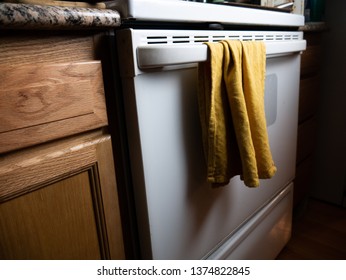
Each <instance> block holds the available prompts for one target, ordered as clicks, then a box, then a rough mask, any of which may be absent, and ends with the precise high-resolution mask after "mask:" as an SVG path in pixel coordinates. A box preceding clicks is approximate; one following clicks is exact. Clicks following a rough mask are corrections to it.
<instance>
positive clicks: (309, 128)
mask: <svg viewBox="0 0 346 280" xmlns="http://www.w3.org/2000/svg"><path fill="white" fill-rule="evenodd" d="M321 36H322V32H320V31H311V32H305V33H304V37H305V39H306V41H307V49H306V51H304V52H303V54H302V61H301V78H300V95H299V127H298V143H297V161H296V179H295V186H294V205H295V206H298V205H299V204H300V203H301V202H303V201H304V200H305V198H307V197H308V195H309V192H310V189H311V187H312V183H313V168H314V161H315V155H314V154H315V148H316V144H317V143H316V141H317V126H318V123H317V116H316V112H317V103H318V99H319V95H320V90H321V64H320V62H321V53H322V49H321V48H322V46H321Z"/></svg>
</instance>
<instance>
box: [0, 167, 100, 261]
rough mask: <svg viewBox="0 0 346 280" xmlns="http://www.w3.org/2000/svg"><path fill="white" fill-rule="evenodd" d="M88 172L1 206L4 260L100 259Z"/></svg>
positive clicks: (1, 242)
mask: <svg viewBox="0 0 346 280" xmlns="http://www.w3.org/2000/svg"><path fill="white" fill-rule="evenodd" d="M93 208H94V207H93V201H92V193H91V186H90V182H89V174H88V172H87V171H85V172H83V173H80V174H78V175H75V176H72V177H70V178H67V179H65V180H62V181H60V182H57V183H55V184H51V185H49V186H46V187H44V188H41V189H39V190H36V191H34V192H31V193H28V194H26V195H22V196H20V197H18V198H15V199H12V200H10V201H6V202H5V203H3V204H1V205H0V215H1V221H0V225H1V226H0V236H1V240H0V244H1V245H0V248H1V250H0V257H1V258H2V259H100V258H101V252H100V249H99V241H98V233H97V230H96V229H97V226H96V220H95V215H94V211H93Z"/></svg>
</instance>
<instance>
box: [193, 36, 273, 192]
mask: <svg viewBox="0 0 346 280" xmlns="http://www.w3.org/2000/svg"><path fill="white" fill-rule="evenodd" d="M207 45H208V49H209V54H210V60H209V61H208V62H204V63H200V65H199V93H198V98H199V108H200V117H201V124H202V133H203V135H202V136H203V143H204V148H205V155H206V159H207V165H208V174H207V177H208V181H209V182H211V183H212V184H213V186H219V185H225V184H227V183H228V182H229V180H230V178H231V177H233V176H235V175H241V177H242V179H243V180H244V183H245V185H247V186H249V187H257V186H259V179H268V178H271V177H272V176H274V174H275V172H276V167H275V165H274V162H273V159H272V155H271V152H270V147H269V141H268V134H267V128H266V120H265V112H264V79H265V62H266V51H265V45H264V43H262V42H250V41H246V42H241V41H222V42H219V43H207Z"/></svg>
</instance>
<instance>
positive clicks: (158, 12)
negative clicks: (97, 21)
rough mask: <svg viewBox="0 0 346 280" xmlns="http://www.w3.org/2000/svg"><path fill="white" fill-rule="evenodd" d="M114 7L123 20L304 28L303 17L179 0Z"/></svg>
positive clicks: (121, 1) (129, 0)
mask: <svg viewBox="0 0 346 280" xmlns="http://www.w3.org/2000/svg"><path fill="white" fill-rule="evenodd" d="M114 5H115V6H114V8H115V9H117V10H119V12H120V14H121V16H122V18H123V19H124V18H125V19H127V18H134V19H137V20H147V21H175V22H219V23H225V24H241V25H265V26H303V25H304V16H302V15H296V14H290V13H283V12H273V11H265V10H260V9H249V8H243V7H234V6H225V5H215V4H209V3H198V2H187V1H179V0H116V1H115V4H114Z"/></svg>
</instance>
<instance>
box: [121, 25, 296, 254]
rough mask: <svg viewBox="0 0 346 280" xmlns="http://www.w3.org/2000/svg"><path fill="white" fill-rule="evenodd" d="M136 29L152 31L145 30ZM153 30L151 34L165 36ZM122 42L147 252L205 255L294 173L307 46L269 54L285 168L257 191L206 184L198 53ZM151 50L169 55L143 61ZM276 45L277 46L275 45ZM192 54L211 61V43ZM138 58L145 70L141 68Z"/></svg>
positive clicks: (273, 136)
mask: <svg viewBox="0 0 346 280" xmlns="http://www.w3.org/2000/svg"><path fill="white" fill-rule="evenodd" d="M129 32H130V33H131V32H140V33H142V34H145V31H143V30H135V31H133V30H132V31H129ZM155 32H156V31H154V33H155ZM160 32H164V31H160ZM147 33H148V34H146V36H151V37H156V38H158V36H157V35H156V34H155V36H152V34H150V32H149V31H147ZM118 39H119V57H120V59H121V60H123V61H122V62H121V65H125V64H124V63H127V65H128V66H130V67H129V68H128V69H123V77H122V83H123V89H124V92H123V95H124V101H125V104H124V106H125V113H126V126H127V133H128V139H129V152H130V162H131V171H132V181H133V188H134V195H135V202H136V211H137V217H138V228H139V238H140V243H141V250H142V254H143V257H144V258H150V259H151V258H153V259H200V258H204V257H206V256H208V255H209V254H210V252H212V251H213V250H214V249H215V248H216V247H218V246H219V245H220V244H221V243H222V242H224V240H226V239H227V238H229V237H231V236H232V235H233V234H235V233H236V232H237V230H239V229H240V228H241V226H242V225H244V224H245V223H246V222H247V221H249V220H251V218H252V217H254V216H255V215H256V213H257V212H258V211H259V210H260V209H262V208H263V207H265V205H266V204H268V203H269V202H270V201H271V200H272V199H274V198H275V197H276V196H277V194H279V193H280V192H281V191H282V190H283V188H285V187H286V186H287V185H289V184H290V182H291V181H292V180H293V178H294V175H295V154H296V139H297V123H298V121H297V118H298V89H299V69H300V54H299V51H298V50H297V48H292V49H287V46H286V47H284V46H282V45H281V46H280V45H279V46H276V49H277V52H274V51H272V52H271V54H268V59H267V66H266V67H267V68H266V89H265V107H266V108H265V109H266V118H267V125H268V134H269V141H270V147H271V151H272V154H273V158H274V161H275V163H276V166H277V169H278V171H277V173H276V175H275V176H274V177H273V178H272V179H270V180H263V181H261V186H260V187H259V188H256V189H250V188H247V187H246V186H245V185H244V184H243V182H242V181H241V180H240V179H239V177H238V176H236V177H234V178H232V180H231V182H230V183H229V185H228V186H225V187H222V188H217V189H212V188H211V186H210V185H209V184H208V183H207V181H206V164H205V159H204V154H203V147H202V138H201V135H202V133H201V128H200V120H199V113H198V102H197V64H196V63H193V61H190V60H189V58H190V56H187V57H188V59H185V58H182V57H181V56H177V55H176V54H174V55H172V53H171V55H170V56H171V57H172V58H169V57H167V54H168V55H169V53H170V52H172V51H174V48H170V47H168V48H166V47H167V46H165V45H163V44H162V45H159V44H155V45H154V46H146V47H145V48H142V49H141V47H140V46H132V47H131V48H128V47H125V45H124V44H123V42H124V41H123V40H124V38H121V37H119V38H118ZM134 39H135V38H134V37H132V39H131V42H132V43H133V42H135V41H136V40H134ZM271 44H272V43H271ZM290 44H291V42H288V45H290ZM268 46H269V44H268ZM124 47H125V48H124ZM181 47H182V46H181V45H179V46H178V48H181ZM149 48H151V49H153V48H156V50H158V52H160V49H161V50H162V51H163V52H164V53H165V55H160V54H159V53H158V52H156V55H153V56H152V58H150V59H147V58H143V53H145V52H146V51H145V50H147V49H149ZM191 48H192V47H191ZM270 48H272V50H273V48H275V46H274V45H272V46H270V47H269V49H270ZM283 48H286V49H285V51H283ZM131 49H133V50H134V51H133V52H131V51H129V50H131ZM203 49H204V53H203V51H201V50H203ZM150 51H151V50H150ZM199 52H201V54H198V53H199ZM192 53H194V54H197V55H201V57H200V58H199V60H201V59H207V57H206V54H207V51H206V48H205V46H204V45H201V44H198V45H196V46H195V51H194V52H192ZM203 55H204V57H203ZM160 57H162V58H163V60H161V61H160V59H159V58H160ZM126 59H128V60H127V61H126ZM167 59H168V60H169V59H170V62H167ZM172 59H173V60H174V61H173V62H172ZM183 59H185V60H183ZM130 60H131V61H130ZM144 60H146V61H148V63H144V62H143V61H144ZM125 61H126V62H125ZM177 61H179V62H177ZM137 63H139V64H140V65H141V68H139V67H137V66H136V67H135V69H134V68H133V66H134V65H137ZM131 69H132V70H131ZM129 73H132V75H128V74H129ZM269 216H270V215H269ZM288 228H290V225H289V226H288ZM288 238H289V236H288V235H287V233H286V234H284V235H282V237H281V240H280V241H281V243H280V242H279V243H280V244H281V246H283V244H284V243H285V242H287V240H288ZM280 249H281V247H280ZM280 249H278V250H280ZM272 257H275V256H272Z"/></svg>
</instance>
